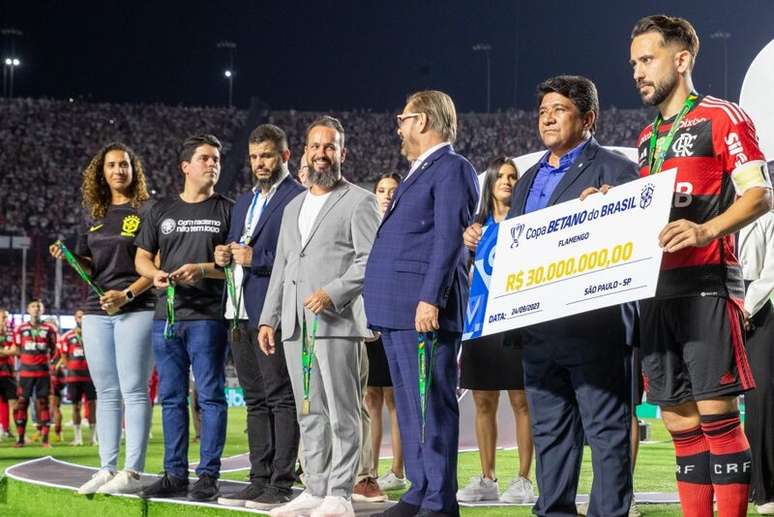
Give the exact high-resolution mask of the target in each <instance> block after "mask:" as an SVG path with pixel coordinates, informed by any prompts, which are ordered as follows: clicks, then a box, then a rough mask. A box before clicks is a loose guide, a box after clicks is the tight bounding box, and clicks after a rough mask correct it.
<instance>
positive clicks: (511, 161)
mask: <svg viewBox="0 0 774 517" xmlns="http://www.w3.org/2000/svg"><path fill="white" fill-rule="evenodd" d="M503 165H510V166H511V167H513V168H514V170H515V171H516V177H517V178H518V176H519V168H518V167H517V166H516V159H515V158H512V157H510V156H498V157H497V158H494V159H492V160H491V161H490V162H489V165H488V166H487V168H486V176H484V186H483V188H482V189H481V208H479V210H478V214H477V215H476V222H477V223H479V224H484V223H486V220H487V219H489V216H490V215H491V214H492V213H493V212H494V195H493V194H494V186H495V183H497V175H498V174H499V173H500V167H502V166H503Z"/></svg>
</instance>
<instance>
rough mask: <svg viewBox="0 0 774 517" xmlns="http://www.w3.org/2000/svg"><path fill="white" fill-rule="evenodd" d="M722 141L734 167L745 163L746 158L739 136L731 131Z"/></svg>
mask: <svg viewBox="0 0 774 517" xmlns="http://www.w3.org/2000/svg"><path fill="white" fill-rule="evenodd" d="M723 141H724V142H725V143H726V147H727V148H728V154H730V155H731V156H733V157H734V167H739V166H740V165H743V164H745V163H747V160H748V158H747V155H746V154H745V153H744V148H743V147H742V141H741V140H740V139H739V135H737V134H736V133H735V132H734V131H732V132H730V133H729V134H728V135H726V137H725V138H724V139H723Z"/></svg>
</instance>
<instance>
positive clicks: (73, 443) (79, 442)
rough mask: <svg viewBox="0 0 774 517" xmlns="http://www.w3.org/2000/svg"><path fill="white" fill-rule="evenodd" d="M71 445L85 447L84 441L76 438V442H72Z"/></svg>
mask: <svg viewBox="0 0 774 517" xmlns="http://www.w3.org/2000/svg"><path fill="white" fill-rule="evenodd" d="M70 445H72V446H74V447H80V446H81V445H83V440H79V439H77V438H76V439H75V440H73V441H71V442H70Z"/></svg>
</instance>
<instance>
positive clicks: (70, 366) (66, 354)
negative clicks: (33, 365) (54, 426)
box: [59, 310, 97, 445]
mask: <svg viewBox="0 0 774 517" xmlns="http://www.w3.org/2000/svg"><path fill="white" fill-rule="evenodd" d="M82 319H83V311H81V310H78V311H75V325H76V326H75V328H73V329H70V330H68V331H67V332H65V333H64V334H63V335H62V337H61V338H60V339H59V351H60V353H61V354H62V359H63V360H64V362H65V364H66V365H67V373H66V375H65V383H67V396H68V397H69V398H70V401H71V402H72V404H73V430H74V431H75V439H74V440H73V442H72V445H83V437H82V435H81V400H82V399H83V398H86V403H87V404H88V409H89V411H88V413H89V426H90V427H91V443H92V445H95V444H96V443H97V435H96V427H95V425H94V424H95V423H96V418H95V417H96V412H95V409H94V401H95V400H97V393H96V390H95V389H94V383H92V381H91V376H90V375H89V365H88V363H87V362H86V352H85V351H84V349H83V339H82V338H81V320H82Z"/></svg>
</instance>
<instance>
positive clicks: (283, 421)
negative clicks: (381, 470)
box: [215, 124, 304, 510]
mask: <svg viewBox="0 0 774 517" xmlns="http://www.w3.org/2000/svg"><path fill="white" fill-rule="evenodd" d="M248 150H249V158H250V168H251V169H252V170H253V173H254V174H255V178H256V184H255V186H254V187H253V188H252V189H250V190H249V191H248V192H245V193H244V194H242V195H241V196H240V197H239V199H238V200H237V202H236V205H234V208H233V209H232V211H231V228H229V233H228V239H227V240H226V242H227V245H224V246H218V247H217V248H216V249H215V262H216V263H217V264H218V265H219V266H226V265H227V264H230V265H231V267H232V270H233V272H234V284H235V286H234V287H235V289H234V291H233V292H231V290H230V289H228V291H229V292H228V293H227V300H226V319H227V320H229V321H230V322H233V321H234V318H236V320H237V326H236V329H235V331H232V333H231V352H232V355H233V356H234V365H235V366H236V370H237V377H238V378H239V384H240V386H242V389H243V391H244V398H245V405H246V406H247V439H248V443H249V447H250V466H251V468H250V484H249V485H247V486H246V487H245V488H244V489H242V490H240V491H238V492H236V493H233V494H229V495H225V496H223V497H220V498H219V499H218V502H219V503H220V504H225V505H229V506H248V507H250V508H256V509H261V510H268V509H271V508H273V507H275V506H280V505H282V504H285V503H286V502H288V501H289V500H290V497H291V494H292V492H291V486H292V485H293V482H294V481H295V477H294V467H295V462H296V457H297V455H298V440H299V430H298V422H297V419H296V410H295V403H294V399H293V389H292V387H291V384H290V377H289V376H288V372H287V368H286V366H285V358H284V354H283V352H282V347H278V349H277V353H276V354H274V355H271V356H267V355H265V354H263V353H260V350H259V349H258V342H257V335H258V320H259V318H260V315H261V309H262V308H263V301H264V298H265V296H266V290H267V288H268V285H269V277H270V276H271V270H272V266H273V265H274V253H275V250H276V247H277V239H278V237H279V231H280V223H281V221H282V212H283V211H284V209H285V205H287V204H288V202H290V200H291V199H293V198H294V197H296V196H297V195H298V194H299V193H301V192H303V191H304V187H302V186H301V184H300V183H298V182H297V181H296V180H294V179H293V178H292V177H291V176H290V174H289V172H288V158H289V157H290V150H289V149H288V141H287V136H286V135H285V132H284V131H283V130H282V129H280V128H278V127H277V126H274V125H271V124H264V125H261V126H258V127H257V128H256V129H255V130H253V132H252V134H251V135H250V139H249V144H248Z"/></svg>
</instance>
